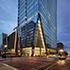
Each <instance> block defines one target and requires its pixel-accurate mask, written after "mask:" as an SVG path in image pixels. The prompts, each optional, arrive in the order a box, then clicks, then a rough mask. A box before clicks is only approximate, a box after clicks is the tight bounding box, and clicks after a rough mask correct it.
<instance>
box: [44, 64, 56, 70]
mask: <svg viewBox="0 0 70 70" xmlns="http://www.w3.org/2000/svg"><path fill="white" fill-rule="evenodd" d="M56 64H57V63H54V64H53V65H51V66H49V67H48V68H46V69H45V70H49V69H51V68H52V67H54V66H55V65H56Z"/></svg>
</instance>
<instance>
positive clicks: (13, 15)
mask: <svg viewBox="0 0 70 70" xmlns="http://www.w3.org/2000/svg"><path fill="white" fill-rule="evenodd" d="M17 1H18V0H0V34H1V33H2V32H4V33H8V34H10V33H11V32H12V31H13V29H14V28H15V27H16V26H17V14H18V4H17ZM57 39H58V41H60V42H62V43H64V45H65V50H66V51H70V0H57Z"/></svg>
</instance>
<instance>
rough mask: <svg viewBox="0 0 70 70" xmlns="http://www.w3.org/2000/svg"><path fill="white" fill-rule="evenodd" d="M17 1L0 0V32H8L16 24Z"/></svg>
mask: <svg viewBox="0 0 70 70" xmlns="http://www.w3.org/2000/svg"><path fill="white" fill-rule="evenodd" d="M17 1H18V0H0V34H1V33H2V32H4V33H8V34H10V33H11V32H12V31H13V29H14V27H15V26H17V12H18V11H17V6H18V4H17Z"/></svg>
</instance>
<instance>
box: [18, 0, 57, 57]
mask: <svg viewBox="0 0 70 70" xmlns="http://www.w3.org/2000/svg"><path fill="white" fill-rule="evenodd" d="M18 37H19V43H20V48H22V49H23V50H22V51H23V52H24V55H25V53H26V55H29V56H30V55H32V56H34V55H39V54H40V55H42V54H44V53H45V49H46V48H47V47H48V46H47V44H49V45H51V47H55V45H56V42H57V0H18ZM30 50H31V51H30Z"/></svg>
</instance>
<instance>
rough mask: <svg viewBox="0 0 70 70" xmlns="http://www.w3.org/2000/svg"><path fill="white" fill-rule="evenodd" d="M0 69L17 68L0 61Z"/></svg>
mask: <svg viewBox="0 0 70 70" xmlns="http://www.w3.org/2000/svg"><path fill="white" fill-rule="evenodd" d="M0 70H18V69H16V68H14V67H12V66H10V65H7V64H4V63H0Z"/></svg>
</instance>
